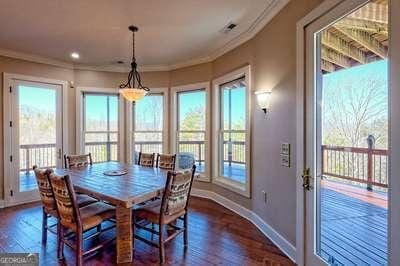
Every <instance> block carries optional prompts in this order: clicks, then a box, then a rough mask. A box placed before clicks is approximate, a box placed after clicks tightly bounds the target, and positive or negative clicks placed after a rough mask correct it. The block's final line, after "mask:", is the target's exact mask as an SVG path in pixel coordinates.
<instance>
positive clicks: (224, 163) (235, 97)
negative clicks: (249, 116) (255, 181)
mask: <svg viewBox="0 0 400 266" xmlns="http://www.w3.org/2000/svg"><path fill="white" fill-rule="evenodd" d="M220 90H221V128H223V136H222V141H221V142H222V143H220V144H219V145H220V152H221V157H220V158H221V162H220V166H221V167H220V174H221V175H222V176H224V177H227V178H229V179H231V180H233V181H236V182H239V183H245V182H246V157H245V155H246V106H247V103H246V86H245V83H244V79H239V80H236V81H233V82H230V83H227V84H224V85H222V86H220Z"/></svg>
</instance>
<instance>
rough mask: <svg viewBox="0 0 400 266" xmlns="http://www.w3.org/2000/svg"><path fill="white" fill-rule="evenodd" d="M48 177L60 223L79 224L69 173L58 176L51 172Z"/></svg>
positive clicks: (69, 225)
mask: <svg viewBox="0 0 400 266" xmlns="http://www.w3.org/2000/svg"><path fill="white" fill-rule="evenodd" d="M48 178H49V180H50V184H51V188H52V191H53V194H54V198H55V200H56V206H57V212H58V216H59V219H60V223H61V224H62V225H64V226H66V227H69V228H71V227H74V226H81V221H80V219H79V217H80V215H79V207H78V204H77V201H76V195H75V191H74V188H73V186H72V183H71V179H70V177H69V175H65V176H58V175H56V174H54V173H51V174H49V176H48Z"/></svg>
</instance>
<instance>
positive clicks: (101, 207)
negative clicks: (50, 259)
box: [48, 173, 115, 266]
mask: <svg viewBox="0 0 400 266" xmlns="http://www.w3.org/2000/svg"><path fill="white" fill-rule="evenodd" d="M48 178H49V181H50V185H51V189H52V191H53V194H54V198H55V201H56V206H57V214H58V217H59V223H58V228H57V229H58V230H57V233H58V237H57V254H58V258H59V259H63V258H64V255H63V249H64V244H66V245H68V246H69V247H71V248H72V249H74V250H75V252H76V265H79V266H80V265H82V262H83V256H85V255H88V254H90V253H93V252H95V251H97V250H100V249H102V248H103V247H105V246H106V245H107V244H109V243H111V242H112V241H113V240H114V239H115V238H109V239H106V240H105V241H103V242H101V243H100V244H98V245H96V246H94V247H91V248H90V249H88V250H84V246H83V242H84V241H85V240H88V239H91V238H93V237H95V236H99V235H100V234H101V233H103V232H105V231H108V230H110V229H112V228H113V227H115V226H108V227H107V228H104V229H102V228H101V225H102V223H103V222H105V221H111V219H113V218H115V208H114V207H113V206H111V205H108V204H106V203H103V202H100V201H97V202H96V203H92V204H90V205H87V206H85V207H82V208H80V207H79V205H78V201H77V195H76V194H75V191H74V188H73V186H72V183H71V180H70V177H69V176H68V175H65V176H58V175H55V174H54V173H50V174H49V176H48ZM94 228H97V231H96V232H95V233H91V234H89V235H87V234H85V238H84V235H83V234H84V233H85V232H87V231H89V230H92V229H94ZM99 228H100V230H99ZM67 231H71V232H73V233H74V237H75V241H74V242H72V241H71V237H70V236H69V235H70V234H67V235H66V232H67Z"/></svg>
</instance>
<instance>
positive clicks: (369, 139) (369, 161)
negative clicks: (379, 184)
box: [367, 135, 375, 191]
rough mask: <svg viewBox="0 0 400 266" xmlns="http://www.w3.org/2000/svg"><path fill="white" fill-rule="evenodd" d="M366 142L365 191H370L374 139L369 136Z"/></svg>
mask: <svg viewBox="0 0 400 266" xmlns="http://www.w3.org/2000/svg"><path fill="white" fill-rule="evenodd" d="M367 142H368V173H367V174H368V176H367V178H368V179H367V180H368V183H367V190H368V191H372V180H373V178H372V177H373V174H374V173H373V153H372V152H373V151H372V150H373V149H374V146H375V137H374V136H373V135H369V136H368V138H367Z"/></svg>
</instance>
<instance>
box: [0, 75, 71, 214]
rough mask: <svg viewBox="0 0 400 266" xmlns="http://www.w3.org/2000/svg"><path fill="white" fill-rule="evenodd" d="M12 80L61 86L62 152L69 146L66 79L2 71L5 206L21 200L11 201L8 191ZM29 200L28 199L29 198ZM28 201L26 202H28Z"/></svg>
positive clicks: (9, 186) (67, 150) (11, 174)
mask: <svg viewBox="0 0 400 266" xmlns="http://www.w3.org/2000/svg"><path fill="white" fill-rule="evenodd" d="M14 80H23V81H30V82H39V83H49V84H55V85H59V86H61V87H62V89H61V92H62V95H61V97H62V100H61V101H62V112H63V114H62V131H63V132H62V151H61V152H62V154H64V153H68V152H69V150H70V147H69V135H68V129H69V120H68V88H69V86H68V81H66V80H57V79H49V78H42V77H35V76H28V75H20V74H14V73H5V72H4V73H3V91H4V93H3V129H4V135H3V140H4V156H3V157H4V158H3V162H4V177H5V178H4V184H3V188H4V201H5V206H6V207H8V206H12V205H15V204H20V203H22V202H18V203H15V202H13V199H12V197H11V196H10V195H9V193H6V191H7V192H8V191H9V190H10V188H11V183H10V181H11V180H10V178H9V177H11V176H13V173H12V171H13V167H12V163H11V162H10V159H9V158H10V155H12V154H11V153H12V143H11V141H10V140H11V137H12V130H11V128H10V125H9V123H10V121H12V113H11V112H12V111H11V104H12V96H11V95H10V93H6V92H8V89H9V87H11V86H12V84H13V81H14ZM29 201H30V200H29ZM29 201H28V202H29Z"/></svg>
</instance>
